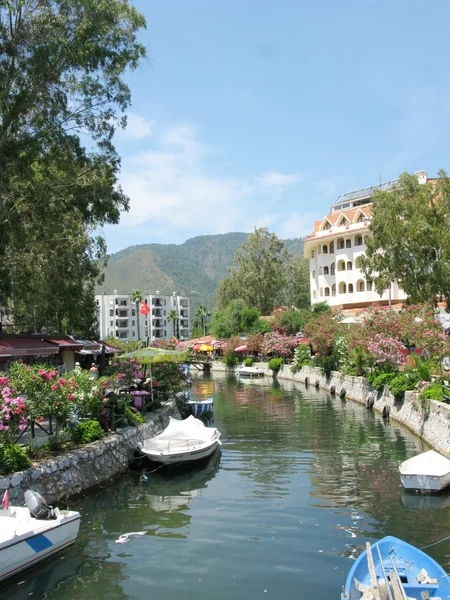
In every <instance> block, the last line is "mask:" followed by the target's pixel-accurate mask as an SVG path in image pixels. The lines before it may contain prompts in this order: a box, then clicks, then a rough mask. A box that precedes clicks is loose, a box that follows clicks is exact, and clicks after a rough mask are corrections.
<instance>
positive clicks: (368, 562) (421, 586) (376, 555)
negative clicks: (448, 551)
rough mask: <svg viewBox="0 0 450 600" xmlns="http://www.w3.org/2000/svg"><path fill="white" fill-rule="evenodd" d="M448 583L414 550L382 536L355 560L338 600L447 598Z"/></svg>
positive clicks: (440, 571) (433, 564) (432, 562)
mask: <svg viewBox="0 0 450 600" xmlns="http://www.w3.org/2000/svg"><path fill="white" fill-rule="evenodd" d="M449 595H450V581H449V577H448V576H447V575H446V573H445V571H444V569H443V568H442V567H441V566H440V565H438V563H437V562H436V561H435V560H433V559H432V558H431V557H430V556H428V555H427V554H425V552H422V551H421V550H419V549H418V548H416V547H415V546H412V545H411V544H408V543H407V542H404V541H402V540H400V539H398V538H396V537H392V536H386V537H384V538H382V539H381V540H379V541H378V542H376V543H375V544H372V545H370V544H369V542H367V545H366V550H365V551H364V552H362V554H360V556H359V557H358V558H357V559H356V561H355V563H354V564H353V566H352V568H351V569H350V572H349V574H348V577H347V581H346V583H345V588H344V591H343V593H342V596H341V598H342V600H344V599H345V600H360V599H361V598H379V599H380V600H397V598H398V599H400V600H405V599H406V598H407V599H413V600H423V599H424V598H436V600H437V599H438V598H439V599H443V598H448V597H449Z"/></svg>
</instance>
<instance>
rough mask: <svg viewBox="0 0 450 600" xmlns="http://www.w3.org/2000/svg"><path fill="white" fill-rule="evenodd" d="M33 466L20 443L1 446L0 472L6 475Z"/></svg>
mask: <svg viewBox="0 0 450 600" xmlns="http://www.w3.org/2000/svg"><path fill="white" fill-rule="evenodd" d="M30 466H31V461H30V459H29V457H28V456H27V455H26V454H25V451H24V449H23V448H22V447H21V446H19V444H5V445H3V446H0V473H2V474H3V475H6V474H8V473H15V472H16V471H23V469H28V467H30Z"/></svg>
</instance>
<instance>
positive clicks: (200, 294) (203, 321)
mask: <svg viewBox="0 0 450 600" xmlns="http://www.w3.org/2000/svg"><path fill="white" fill-rule="evenodd" d="M191 294H198V295H199V296H201V297H202V308H203V311H204V310H205V305H204V304H203V292H196V291H195V290H191ZM202 323H203V337H206V315H205V314H203V315H202Z"/></svg>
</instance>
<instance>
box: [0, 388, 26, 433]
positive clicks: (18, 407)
mask: <svg viewBox="0 0 450 600" xmlns="http://www.w3.org/2000/svg"><path fill="white" fill-rule="evenodd" d="M26 424H27V406H26V404H25V401H24V399H23V398H22V397H21V396H19V395H18V394H17V392H16V391H15V390H14V388H13V387H12V385H11V382H10V380H9V378H8V377H0V444H8V443H12V442H14V441H15V439H16V438H17V437H18V436H19V434H20V432H21V431H23V430H24V429H25V427H26Z"/></svg>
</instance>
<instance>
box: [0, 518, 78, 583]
mask: <svg viewBox="0 0 450 600" xmlns="http://www.w3.org/2000/svg"><path fill="white" fill-rule="evenodd" d="M49 524H51V525H53V527H49V528H48V529H45V528H40V529H38V530H36V531H35V532H30V533H29V535H27V534H25V537H24V535H20V536H16V537H17V538H18V539H15V538H11V539H10V540H8V541H7V544H8V545H5V544H4V543H3V544H2V547H1V548H0V581H4V580H5V579H7V578H9V577H13V576H14V575H16V574H18V573H20V572H21V571H23V570H25V569H28V568H29V567H32V566H34V565H36V563H38V562H40V561H42V560H45V559H47V558H49V557H50V556H53V555H54V554H56V553H57V552H60V551H61V550H63V549H64V548H67V547H68V546H70V545H71V544H73V543H74V542H75V540H76V537H77V535H78V530H79V528H80V517H79V516H78V517H73V518H70V519H69V520H67V521H64V522H62V523H60V524H58V525H56V526H55V525H54V522H51V521H49Z"/></svg>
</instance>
